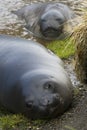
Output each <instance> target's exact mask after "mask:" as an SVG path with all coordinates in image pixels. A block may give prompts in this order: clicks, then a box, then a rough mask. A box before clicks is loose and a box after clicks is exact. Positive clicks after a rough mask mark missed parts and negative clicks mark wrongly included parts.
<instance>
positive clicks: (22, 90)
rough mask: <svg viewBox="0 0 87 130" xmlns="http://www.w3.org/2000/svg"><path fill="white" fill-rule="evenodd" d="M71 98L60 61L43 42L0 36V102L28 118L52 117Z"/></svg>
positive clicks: (59, 111)
mask: <svg viewBox="0 0 87 130" xmlns="http://www.w3.org/2000/svg"><path fill="white" fill-rule="evenodd" d="M71 100H72V84H71V81H70V79H69V77H68V75H67V73H66V72H65V70H64V68H63V64H62V61H61V60H60V59H59V58H58V57H57V56H55V55H54V54H53V53H51V52H50V51H49V50H47V49H45V48H44V47H43V46H42V45H40V44H38V43H36V42H33V41H29V40H24V39H21V38H16V37H11V36H6V35H0V104H2V105H3V106H4V107H5V108H7V109H8V110H9V111H11V112H14V113H23V114H25V115H26V116H27V117H29V118H33V119H36V118H53V117H56V116H58V115H60V114H61V113H63V112H64V111H65V110H66V109H67V108H68V106H69V105H70V103H71Z"/></svg>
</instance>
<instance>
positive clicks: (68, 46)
mask: <svg viewBox="0 0 87 130" xmlns="http://www.w3.org/2000/svg"><path fill="white" fill-rule="evenodd" d="M47 48H49V49H50V50H52V51H53V52H54V53H55V54H56V55H58V56H59V57H61V58H68V57H69V56H71V55H73V54H74V52H75V47H74V43H73V41H72V40H71V39H65V40H63V41H54V42H52V43H49V44H48V45H47Z"/></svg>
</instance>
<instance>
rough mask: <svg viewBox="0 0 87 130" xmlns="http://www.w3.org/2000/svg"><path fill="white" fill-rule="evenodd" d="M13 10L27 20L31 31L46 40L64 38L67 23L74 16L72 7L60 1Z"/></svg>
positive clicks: (27, 26)
mask: <svg viewBox="0 0 87 130" xmlns="http://www.w3.org/2000/svg"><path fill="white" fill-rule="evenodd" d="M12 12H13V13H14V14H16V15H17V16H18V17H19V18H21V19H24V20H25V22H26V26H25V27H26V28H27V29H28V30H29V32H31V33H32V34H33V35H34V36H36V37H37V38H41V39H46V40H54V39H63V38H64V37H65V36H66V35H67V29H66V30H65V26H66V23H67V22H68V21H69V22H68V23H70V21H71V20H72V18H74V13H73V12H72V11H71V9H70V8H69V7H68V6H67V5H65V4H63V3H58V2H48V3H36V4H32V5H26V6H24V7H22V8H21V9H19V10H17V11H12Z"/></svg>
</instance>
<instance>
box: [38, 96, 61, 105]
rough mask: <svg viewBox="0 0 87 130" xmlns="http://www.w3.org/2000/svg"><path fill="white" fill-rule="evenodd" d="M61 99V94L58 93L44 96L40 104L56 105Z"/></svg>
mask: <svg viewBox="0 0 87 130" xmlns="http://www.w3.org/2000/svg"><path fill="white" fill-rule="evenodd" d="M59 100H60V99H59V95H58V94H56V93H55V94H50V95H48V96H42V97H41V99H40V103H41V104H40V105H42V106H44V107H49V106H56V105H57V103H58V101H59Z"/></svg>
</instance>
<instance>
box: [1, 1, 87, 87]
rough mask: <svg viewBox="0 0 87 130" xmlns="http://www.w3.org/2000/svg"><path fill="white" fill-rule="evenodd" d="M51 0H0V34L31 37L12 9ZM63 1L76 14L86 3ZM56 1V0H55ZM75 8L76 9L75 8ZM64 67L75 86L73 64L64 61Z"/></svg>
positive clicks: (76, 82) (76, 83)
mask: <svg viewBox="0 0 87 130" xmlns="http://www.w3.org/2000/svg"><path fill="white" fill-rule="evenodd" d="M45 1H51V0H37V1H35V0H0V34H10V35H14V36H18V37H23V38H27V39H32V37H30V36H29V35H28V32H27V31H26V30H25V28H24V24H23V22H22V21H20V20H19V19H18V18H17V16H15V15H14V14H12V12H11V11H12V10H17V9H19V8H21V7H22V6H24V5H25V4H32V3H35V2H45ZM61 1H62V2H64V3H67V4H68V5H69V6H70V7H71V8H72V9H74V11H75V12H77V14H80V13H79V12H80V11H79V10H80V8H83V7H84V8H85V5H87V4H86V3H85V2H86V1H84V2H83V0H77V1H76V0H67V1H66V0H61ZM57 2H58V0H57ZM76 9H77V10H76ZM64 62H65V68H66V70H67V71H68V73H69V75H70V78H71V81H72V83H73V85H74V86H77V85H78V84H79V82H78V81H77V79H76V75H75V73H74V71H73V66H72V64H71V60H68V61H64Z"/></svg>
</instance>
